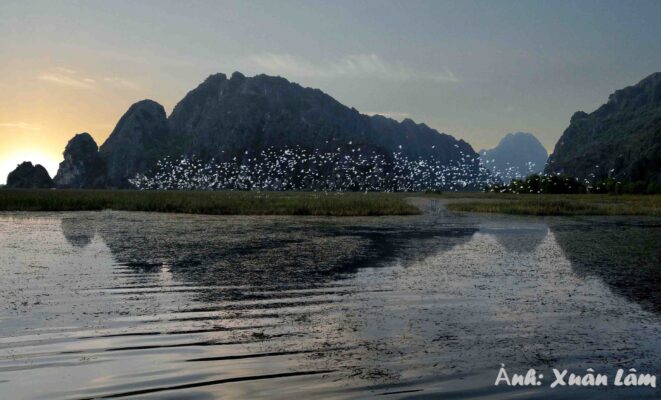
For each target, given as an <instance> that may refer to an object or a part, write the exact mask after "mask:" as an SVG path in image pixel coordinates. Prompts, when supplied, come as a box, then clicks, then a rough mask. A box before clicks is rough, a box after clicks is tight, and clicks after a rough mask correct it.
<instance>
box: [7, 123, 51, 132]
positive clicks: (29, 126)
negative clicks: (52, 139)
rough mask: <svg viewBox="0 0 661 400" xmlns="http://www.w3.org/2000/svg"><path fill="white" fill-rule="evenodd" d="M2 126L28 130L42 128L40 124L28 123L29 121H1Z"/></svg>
mask: <svg viewBox="0 0 661 400" xmlns="http://www.w3.org/2000/svg"><path fill="white" fill-rule="evenodd" d="M0 128H16V129H24V130H27V131H38V130H40V129H41V128H40V127H38V126H35V125H32V124H28V123H27V122H0Z"/></svg>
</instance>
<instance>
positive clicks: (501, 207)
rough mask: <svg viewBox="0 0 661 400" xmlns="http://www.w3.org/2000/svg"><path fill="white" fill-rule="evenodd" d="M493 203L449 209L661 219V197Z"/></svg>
mask: <svg viewBox="0 0 661 400" xmlns="http://www.w3.org/2000/svg"><path fill="white" fill-rule="evenodd" d="M492 196H493V195H492ZM489 199H490V200H487V201H467V202H456V203H450V204H448V206H447V207H448V208H449V209H450V210H453V211H466V212H483V213H502V214H523V215H649V216H661V196H659V195H647V196H632V195H622V196H612V195H603V194H590V195H520V196H508V197H505V196H504V195H503V196H497V197H490V198H489Z"/></svg>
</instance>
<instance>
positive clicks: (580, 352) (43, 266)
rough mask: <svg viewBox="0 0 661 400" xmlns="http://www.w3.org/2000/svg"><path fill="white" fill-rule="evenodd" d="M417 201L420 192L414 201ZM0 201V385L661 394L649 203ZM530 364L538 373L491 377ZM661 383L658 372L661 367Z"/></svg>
mask: <svg viewBox="0 0 661 400" xmlns="http://www.w3.org/2000/svg"><path fill="white" fill-rule="evenodd" d="M421 204H422V203H421ZM423 205H424V207H426V209H427V211H428V212H427V213H426V214H424V215H421V216H414V217H388V218H311V217H310V218H308V217H296V218H294V217H243V216H242V217H239V216H236V217H222V216H214V217H211V216H190V215H164V214H146V213H128V212H90V213H82V212H81V213H0V302H1V304H2V307H1V308H0V398H3V399H4V398H7V399H14V398H17V399H85V398H145V399H147V398H149V399H155V398H158V399H161V398H165V399H175V398H176V399H215V398H230V399H231V398H251V399H257V398H264V399H267V398H268V399H274V398H276V399H277V398H282V399H291V398H296V397H298V398H301V399H302V398H306V399H307V398H367V397H379V398H384V399H388V398H436V397H441V396H442V398H449V399H453V398H457V399H460V398H513V397H516V398H540V399H542V398H575V397H577V396H580V397H581V398H599V399H601V398H614V399H615V398H625V397H626V398H632V397H635V398H658V397H659V395H660V392H659V390H660V389H658V388H657V389H650V388H638V389H631V388H628V389H618V388H613V387H611V388H608V389H604V388H599V389H597V388H566V387H565V388H559V389H553V390H551V389H549V388H548V384H550V382H551V381H552V379H551V375H552V374H551V370H550V369H551V368H554V367H555V368H559V369H565V368H566V369H570V370H571V371H572V372H576V373H584V372H585V370H586V368H593V369H594V370H595V371H597V372H601V373H606V374H609V375H612V376H614V374H615V371H616V370H617V369H618V368H627V369H628V368H636V369H637V370H638V371H644V372H648V373H653V374H657V375H659V377H661V370H660V369H661V368H660V367H661V318H660V315H661V290H660V288H661V271H660V269H661V267H660V265H661V250H660V249H659V247H661V246H660V244H661V223H660V222H659V220H658V219H656V220H654V219H633V220H632V219H621V218H573V219H569V218H523V217H499V216H480V215H458V214H452V213H447V212H445V211H444V210H443V208H442V206H441V205H439V204H437V203H435V202H425V203H424V204H423ZM501 363H503V364H505V365H506V367H507V369H508V371H510V372H519V373H523V372H525V371H526V370H527V369H528V368H537V369H538V370H540V371H541V372H542V373H543V374H544V375H545V378H547V379H544V380H545V382H544V384H543V385H542V386H540V387H526V388H520V387H519V388H507V387H502V386H499V387H494V386H493V383H494V381H495V378H496V375H497V373H498V370H499V368H500V365H501ZM660 384H661V382H660Z"/></svg>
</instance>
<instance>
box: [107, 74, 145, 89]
mask: <svg viewBox="0 0 661 400" xmlns="http://www.w3.org/2000/svg"><path fill="white" fill-rule="evenodd" d="M103 81H104V82H105V83H107V84H109V85H111V86H114V87H118V88H127V89H138V88H140V85H138V84H137V83H135V82H133V81H130V80H128V79H123V78H118V77H116V76H112V77H106V78H103Z"/></svg>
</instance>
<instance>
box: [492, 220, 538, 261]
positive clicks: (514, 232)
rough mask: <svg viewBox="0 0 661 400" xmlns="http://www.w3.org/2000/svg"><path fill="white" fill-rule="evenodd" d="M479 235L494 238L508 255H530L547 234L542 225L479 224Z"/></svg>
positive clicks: (529, 223)
mask: <svg viewBox="0 0 661 400" xmlns="http://www.w3.org/2000/svg"><path fill="white" fill-rule="evenodd" d="M480 233H483V234H485V235H491V236H493V237H495V239H496V241H498V243H499V244H500V245H501V246H502V247H503V248H504V249H505V250H507V251H508V252H510V253H522V254H525V253H532V252H533V251H535V249H536V248H537V246H539V245H540V244H541V243H542V241H543V240H544V239H545V238H546V235H548V233H549V227H548V225H547V224H544V223H535V222H526V223H524V224H517V223H516V222H509V223H507V224H504V223H502V222H500V223H491V224H489V223H485V224H480Z"/></svg>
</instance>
